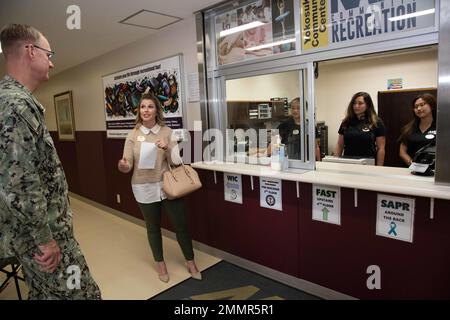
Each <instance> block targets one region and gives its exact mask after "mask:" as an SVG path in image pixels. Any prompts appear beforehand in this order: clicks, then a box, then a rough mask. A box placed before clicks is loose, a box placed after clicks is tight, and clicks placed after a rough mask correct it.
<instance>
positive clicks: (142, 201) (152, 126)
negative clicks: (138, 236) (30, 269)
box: [118, 94, 201, 282]
mask: <svg viewBox="0 0 450 320" xmlns="http://www.w3.org/2000/svg"><path fill="white" fill-rule="evenodd" d="M171 136H172V130H171V129H170V128H169V127H167V126H166V125H165V123H164V116H163V112H162V108H161V105H160V103H159V100H158V99H157V98H156V97H155V96H154V95H152V94H144V95H143V96H142V98H141V101H140V102H139V112H138V114H137V117H136V126H135V128H134V129H133V130H131V131H130V133H129V134H128V136H127V139H126V141H125V146H124V151H123V157H122V159H121V160H120V161H119V163H118V169H119V171H121V172H123V173H127V172H130V171H131V169H133V176H132V178H131V186H132V189H133V194H134V197H135V199H136V201H137V203H138V205H139V208H140V210H141V212H142V214H143V216H144V219H145V223H146V226H147V236H148V241H149V244H150V247H151V250H152V253H153V258H154V260H155V262H156V263H157V266H158V276H159V279H160V280H161V281H163V282H168V281H169V274H168V272H167V267H166V263H165V262H164V256H163V247H162V237H161V209H162V208H164V209H165V211H166V212H167V213H168V215H169V218H170V220H171V223H172V225H173V227H174V229H175V233H176V237H177V241H178V244H179V245H180V247H181V251H182V252H183V255H184V258H185V259H186V266H187V269H188V271H189V273H190V274H191V276H192V278H194V279H197V280H201V273H200V272H199V271H198V269H197V266H196V264H195V261H194V251H193V248H192V239H191V235H190V233H189V230H188V224H187V212H186V207H185V204H184V200H183V199H175V200H169V199H167V197H166V195H165V194H164V191H163V190H162V176H163V173H164V171H166V170H168V161H170V162H171V163H175V164H179V163H180V162H181V158H180V155H179V151H178V147H177V144H176V142H174V141H173V142H170V141H171ZM144 143H147V144H146V145H144ZM152 148H154V149H153V150H152ZM142 150H144V151H145V153H146V154H148V152H147V151H149V152H150V153H154V152H156V159H155V158H152V157H151V156H149V157H148V158H143V159H140V155H141V151H142ZM175 155H176V156H175ZM172 156H174V158H173V159H172Z"/></svg>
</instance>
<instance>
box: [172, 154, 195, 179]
mask: <svg viewBox="0 0 450 320" xmlns="http://www.w3.org/2000/svg"><path fill="white" fill-rule="evenodd" d="M180 160H181V165H182V166H183V169H184V172H186V175H187V176H188V178H189V179H191V182H192V183H195V182H194V179H193V178H192V176H191V173H190V172H189V170H188V169H186V166H185V165H184V162H183V159H182V158H181V157H180ZM167 165H168V166H169V170H170V174H171V175H172V177H173V179H174V180H175V181H176V182H178V180H177V178H176V177H175V175H174V174H173V170H172V166H171V165H170V163H169V161H167Z"/></svg>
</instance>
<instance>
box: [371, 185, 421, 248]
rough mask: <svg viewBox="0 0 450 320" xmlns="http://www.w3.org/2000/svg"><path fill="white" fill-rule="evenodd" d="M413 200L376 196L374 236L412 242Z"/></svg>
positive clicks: (382, 195)
mask: <svg viewBox="0 0 450 320" xmlns="http://www.w3.org/2000/svg"><path fill="white" fill-rule="evenodd" d="M414 204H415V199H411V198H403V197H393V196H388V195H384V194H378V197H377V227H376V234H377V235H378V236H383V237H387V238H391V239H397V240H402V241H407V242H412V241H413V231H414V210H415V209H414Z"/></svg>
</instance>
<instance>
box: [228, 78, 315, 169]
mask: <svg viewBox="0 0 450 320" xmlns="http://www.w3.org/2000/svg"><path fill="white" fill-rule="evenodd" d="M307 72H308V71H307V70H306V69H301V70H292V71H285V72H279V73H271V74H263V75H256V76H250V77H239V78H236V79H226V80H225V87H226V89H225V97H226V98H225V100H226V102H225V104H224V110H223V114H225V115H226V132H227V141H229V143H228V149H227V161H229V162H230V161H231V162H244V163H250V164H263V165H264V164H270V160H271V159H270V157H271V156H273V155H274V150H275V148H279V147H280V146H278V144H281V147H283V148H284V149H283V150H284V152H285V155H286V156H287V158H288V161H289V167H294V168H310V167H311V166H312V165H313V162H314V161H313V160H314V153H311V151H310V150H309V143H310V142H309V137H310V136H311V133H310V132H309V119H313V114H314V113H313V112H312V110H311V114H309V108H307V106H308V85H307V81H306V78H307ZM312 123H314V120H312ZM312 135H314V131H313V132H312ZM311 140H312V141H314V137H313V136H311ZM281 160H283V159H281Z"/></svg>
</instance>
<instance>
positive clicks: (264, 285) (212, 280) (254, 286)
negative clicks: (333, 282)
mask: <svg viewBox="0 0 450 320" xmlns="http://www.w3.org/2000/svg"><path fill="white" fill-rule="evenodd" d="M202 276H203V280H201V281H198V280H195V279H192V278H189V279H188V280H186V281H183V282H182V283H180V284H178V285H176V286H174V287H172V288H170V289H168V290H166V291H164V292H162V293H160V294H158V295H157V296H155V297H153V298H152V299H151V300H229V299H230V300H231V299H233V300H260V299H269V300H316V299H319V298H318V297H315V296H312V295H310V294H307V293H305V292H303V291H300V290H297V289H294V288H292V287H289V286H286V285H284V284H282V283H279V282H277V281H274V280H271V279H268V278H266V277H264V276H261V275H259V274H257V273H254V272H251V271H248V270H245V269H242V268H240V267H238V266H236V265H234V264H231V263H228V262H226V261H221V262H219V263H217V264H215V265H214V266H212V267H210V268H209V269H207V270H205V271H203V272H202Z"/></svg>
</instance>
